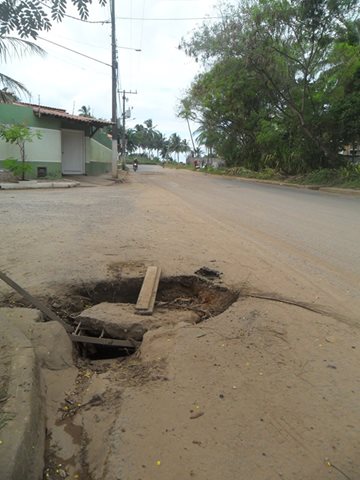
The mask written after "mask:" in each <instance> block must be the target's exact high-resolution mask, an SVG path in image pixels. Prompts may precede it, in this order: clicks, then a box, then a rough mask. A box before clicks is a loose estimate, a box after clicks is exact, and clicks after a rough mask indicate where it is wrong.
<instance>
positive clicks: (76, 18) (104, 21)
mask: <svg viewBox="0 0 360 480" xmlns="http://www.w3.org/2000/svg"><path fill="white" fill-rule="evenodd" d="M39 3H41V5H43V6H44V7H46V8H49V9H50V10H51V7H50V5H47V4H46V3H45V2H41V1H39ZM64 17H67V18H71V19H72V20H77V21H78V22H84V23H101V24H104V23H111V22H110V20H83V19H82V18H78V17H74V16H73V15H68V14H67V13H64Z"/></svg>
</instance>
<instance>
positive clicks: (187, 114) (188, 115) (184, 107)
mask: <svg viewBox="0 0 360 480" xmlns="http://www.w3.org/2000/svg"><path fill="white" fill-rule="evenodd" d="M177 115H178V117H180V118H184V119H185V120H186V123H187V126H188V129H189V134H190V139H191V144H192V147H193V151H194V152H195V148H196V147H195V143H194V137H193V134H192V131H191V128H190V120H195V119H196V113H194V112H193V111H192V109H191V99H190V98H189V97H185V98H183V99H182V100H180V105H179V109H178V113H177Z"/></svg>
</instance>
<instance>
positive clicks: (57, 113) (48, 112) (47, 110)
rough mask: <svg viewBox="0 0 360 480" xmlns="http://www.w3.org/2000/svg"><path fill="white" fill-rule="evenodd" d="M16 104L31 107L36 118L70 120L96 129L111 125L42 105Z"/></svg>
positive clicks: (105, 121)
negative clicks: (45, 117) (46, 117)
mask: <svg viewBox="0 0 360 480" xmlns="http://www.w3.org/2000/svg"><path fill="white" fill-rule="evenodd" d="M16 104H17V105H24V106H28V107H32V108H33V112H34V114H35V115H36V116H37V117H41V116H42V115H44V116H48V117H56V118H62V119H64V120H70V121H72V122H77V123H83V124H86V125H94V126H96V127H102V126H104V125H111V124H112V123H111V122H108V121H107V120H100V119H97V118H93V117H84V116H82V115H71V114H70V113H67V111H66V110H64V109H61V108H53V107H46V106H43V105H35V104H34V103H23V102H16Z"/></svg>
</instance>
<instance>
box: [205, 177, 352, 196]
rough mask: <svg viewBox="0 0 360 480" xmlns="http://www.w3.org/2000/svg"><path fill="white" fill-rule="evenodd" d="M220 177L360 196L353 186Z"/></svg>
mask: <svg viewBox="0 0 360 480" xmlns="http://www.w3.org/2000/svg"><path fill="white" fill-rule="evenodd" d="M200 173H205V175H216V173H215V174H214V173H206V172H200ZM216 176H218V177H225V178H233V179H235V180H239V181H241V182H249V183H265V184H267V185H275V186H281V187H291V188H297V189H302V190H316V191H320V192H326V193H335V194H344V195H353V196H360V189H359V190H356V189H353V188H340V187H326V186H322V185H301V184H299V183H288V182H282V181H280V180H262V179H260V178H247V177H237V176H236V175H216Z"/></svg>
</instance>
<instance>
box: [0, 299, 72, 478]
mask: <svg viewBox="0 0 360 480" xmlns="http://www.w3.org/2000/svg"><path fill="white" fill-rule="evenodd" d="M72 366H73V360H72V342H71V340H70V339H69V337H68V335H67V334H66V332H65V330H64V329H63V327H62V326H61V325H60V324H58V323H57V322H46V323H44V322H43V318H42V314H41V313H40V312H39V311H38V310H35V309H29V308H0V472H1V475H0V476H1V480H20V479H21V480H22V479H24V480H25V479H26V480H40V479H41V478H43V468H44V453H45V426H46V395H45V392H46V386H45V383H44V379H43V369H46V370H48V369H49V370H51V371H52V370H62V369H66V368H69V367H72Z"/></svg>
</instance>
